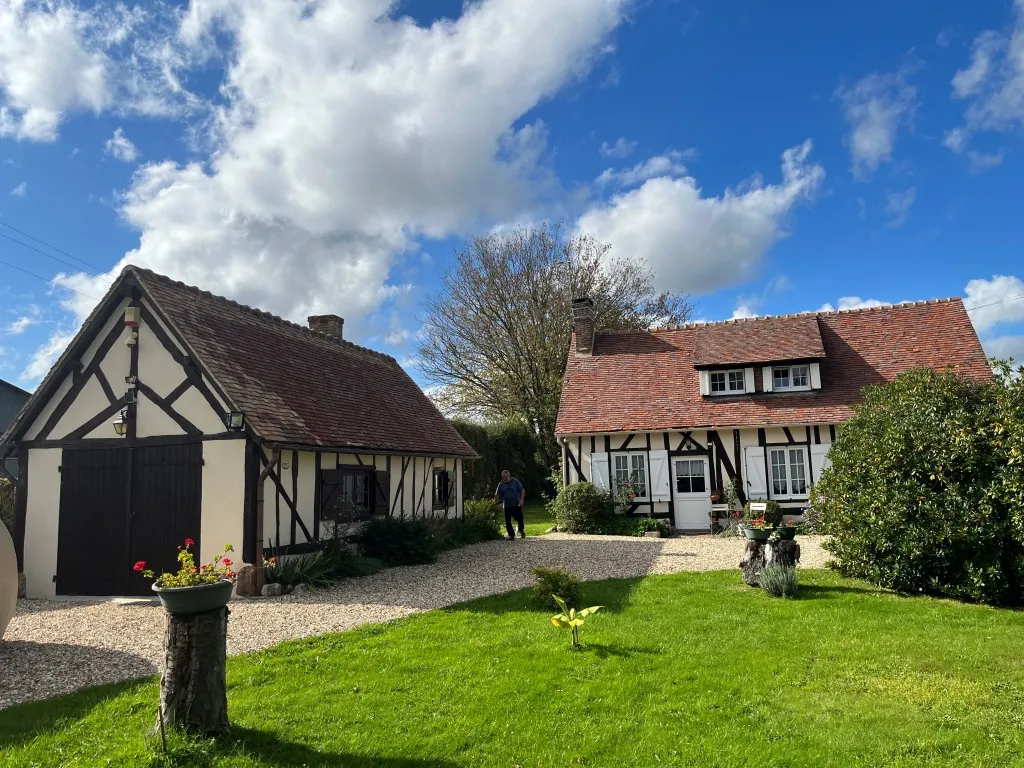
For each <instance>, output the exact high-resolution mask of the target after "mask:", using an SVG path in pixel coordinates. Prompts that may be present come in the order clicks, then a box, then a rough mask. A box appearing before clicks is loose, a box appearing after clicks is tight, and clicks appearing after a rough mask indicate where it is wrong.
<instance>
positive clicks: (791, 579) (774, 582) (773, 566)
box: [758, 563, 797, 597]
mask: <svg viewBox="0 0 1024 768" xmlns="http://www.w3.org/2000/svg"><path fill="white" fill-rule="evenodd" d="M758 583H759V584H760V585H761V588H762V589H763V590H764V591H765V592H767V593H768V594H769V595H771V596H772V597H796V586H797V582H796V567H795V566H792V565H783V564H782V563H769V564H768V565H766V566H765V567H764V570H763V571H761V575H760V576H759V577H758Z"/></svg>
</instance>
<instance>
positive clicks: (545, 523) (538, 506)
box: [502, 501, 555, 536]
mask: <svg viewBox="0 0 1024 768" xmlns="http://www.w3.org/2000/svg"><path fill="white" fill-rule="evenodd" d="M523 520H524V521H525V523H526V525H525V528H526V535H527V536H540V535H542V534H544V533H545V532H546V531H547V529H548V528H550V527H551V526H553V525H554V524H555V518H554V515H552V514H551V513H550V512H548V507H547V503H546V502H543V501H532V502H530V503H529V504H527V505H526V506H525V507H524V508H523ZM502 522H504V520H503V521H502Z"/></svg>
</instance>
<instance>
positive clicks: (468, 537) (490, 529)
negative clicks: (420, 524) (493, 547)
mask: <svg viewBox="0 0 1024 768" xmlns="http://www.w3.org/2000/svg"><path fill="white" fill-rule="evenodd" d="M427 525H428V526H429V528H430V530H431V533H432V534H433V536H434V546H435V548H436V551H437V552H444V551H446V550H449V549H458V548H459V547H465V546H469V545H470V544H479V543H480V542H482V541H494V540H495V539H499V538H501V533H500V532H499V531H498V527H497V526H496V525H495V519H494V517H493V516H492V517H491V518H490V519H487V518H480V517H468V518H443V517H442V518H428V520H427Z"/></svg>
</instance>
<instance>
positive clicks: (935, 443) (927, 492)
mask: <svg viewBox="0 0 1024 768" xmlns="http://www.w3.org/2000/svg"><path fill="white" fill-rule="evenodd" d="M1007 372H1008V369H1007ZM830 456H831V459H832V467H831V468H830V469H828V470H826V471H825V473H824V474H823V477H822V479H821V481H820V482H819V483H817V484H816V485H815V487H814V498H813V500H812V503H813V505H814V506H815V507H816V508H817V509H818V510H820V511H821V513H822V515H823V518H824V520H825V522H826V525H827V528H828V530H829V532H830V533H832V534H833V538H832V539H831V540H829V541H828V542H827V543H826V545H825V546H826V548H827V549H829V551H831V552H832V554H833V555H835V558H836V561H837V565H838V567H839V570H840V571H842V572H843V573H845V574H847V575H851V576H857V577H861V578H865V579H868V580H869V581H872V582H874V583H876V584H879V585H882V586H885V587H889V588H892V589H896V590H899V591H902V592H926V593H932V594H943V595H948V596H951V597H958V598H963V599H969V600H978V601H982V602H989V603H996V604H1020V603H1021V601H1022V595H1024V525H1022V522H1024V510H1022V506H1021V502H1022V500H1024V470H1022V463H1024V389H1022V384H1021V382H1020V380H1014V379H1013V378H1012V377H1010V376H1008V375H1004V374H1000V375H997V377H996V378H994V379H993V380H991V381H983V382H978V381H971V380H968V379H965V378H962V377H960V376H958V375H956V374H954V373H952V372H936V371H932V370H914V371H909V372H907V373H905V374H903V375H901V376H899V377H898V378H897V379H896V380H895V381H894V382H892V383H891V384H887V385H883V386H877V387H869V388H868V389H866V390H865V397H864V400H863V401H862V402H861V403H860V404H859V405H858V406H857V408H856V413H855V415H854V417H853V418H852V419H851V420H850V421H849V422H847V423H846V424H845V425H844V427H843V429H842V431H841V432H840V435H839V438H838V440H837V441H836V443H835V445H834V446H833V447H832V450H831V453H830Z"/></svg>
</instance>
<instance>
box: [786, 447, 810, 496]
mask: <svg viewBox="0 0 1024 768" xmlns="http://www.w3.org/2000/svg"><path fill="white" fill-rule="evenodd" d="M789 470H790V477H792V478H793V494H794V495H803V494H805V493H807V473H806V466H805V464H804V452H803V451H802V450H800V449H796V448H794V449H792V450H790V452H789Z"/></svg>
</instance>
